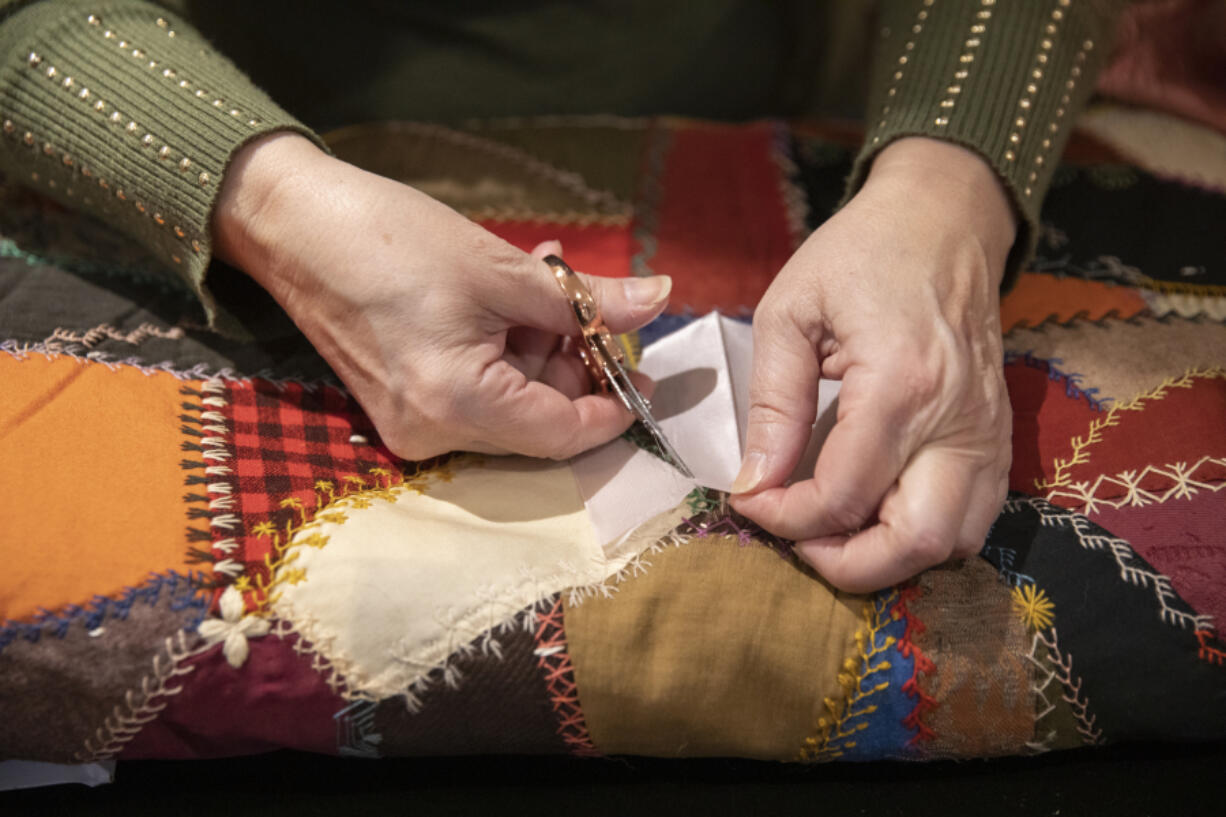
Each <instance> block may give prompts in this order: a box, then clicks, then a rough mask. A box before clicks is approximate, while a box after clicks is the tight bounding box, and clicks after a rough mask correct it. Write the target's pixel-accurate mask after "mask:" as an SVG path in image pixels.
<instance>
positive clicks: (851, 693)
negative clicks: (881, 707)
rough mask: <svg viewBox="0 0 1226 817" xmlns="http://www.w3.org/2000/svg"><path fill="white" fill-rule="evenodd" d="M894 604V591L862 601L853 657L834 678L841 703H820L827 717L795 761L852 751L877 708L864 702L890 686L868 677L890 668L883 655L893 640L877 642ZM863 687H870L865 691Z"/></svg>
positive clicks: (835, 755) (892, 638) (888, 637)
mask: <svg viewBox="0 0 1226 817" xmlns="http://www.w3.org/2000/svg"><path fill="white" fill-rule="evenodd" d="M897 600H898V592H897V591H896V590H891V591H890V592H889V593H888V594H884V595H882V594H879V595H878V596H876V597H870V598H867V599H865V600H864V604H863V607H862V608H861V612H860V616H861V618H862V619H863V620H864V624H863V626H862V627H860V628H858V629H857V630H856V634H855V639H854V640H855V645H856V649H855V654H854V655H852V656H849V657H848V658H847V659H845V660H844V662H843V671H842V672H840V673H839V674H838V681H839V686H841V687H842V688H843V696H842V699H841V700H835V699H834V698H829V697H828V698H825V699H824V700H823V701H822V703H823V704H824V705H825V707H826V712H827V716H826V717H821V718H818V721H817V732H816V734H814V735H812V736H810V737H807V738H805V740H804V744H803V745H802V746H801V748H800V751H799V753H798V755H797V760H800V761H802V762H808V763H812V762H819V761H827V760H834V759H836V758H839V757H841V756H842V755H843V753H844V751H845V750H847V749H852V748H854V747H855V745H856V741H855V740H854V738H855V735H856V733H857V732H861V731H863V730H865V729H867V728H868V725H869V721H868V716H869V715H871V714H872V713H873V712H875V711H877V705H876V704H874V703H866V702H867V701H868V700H869V699H870V698H872V697H873V696H874V695H876V694H878V693H880V692H883V691H885V690H886V689H887V688H889V686H890V682H889V681H888V680H884V681H879V682H875V680H876V679H874V678H873V677H872V676H874V675H875V674H877V673H878V672H883V671H886V670H889V668H890V662H889V659H888V658H886V657H885V653H886V652H887V651H888V650H889V648H890V647H892V646H894V643H895V639H894V637H893V636H889V635H887V636H884V638H881V637H880V634H881V631H882V629H884V627H885V626H886V625H887V624H888V623H889V622H890V621H891V620H892V619H891V613H890V610H891V609H892V608H893V606H894V604H895V603H896V602H897ZM874 682H875V683H874ZM866 683H869V684H871V686H869V687H867V688H866V687H865V684H866Z"/></svg>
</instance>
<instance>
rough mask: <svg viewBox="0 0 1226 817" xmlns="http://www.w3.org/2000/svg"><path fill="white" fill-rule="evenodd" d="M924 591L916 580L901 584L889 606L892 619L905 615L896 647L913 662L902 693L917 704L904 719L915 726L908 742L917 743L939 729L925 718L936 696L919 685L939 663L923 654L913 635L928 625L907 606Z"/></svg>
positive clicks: (933, 704)
mask: <svg viewBox="0 0 1226 817" xmlns="http://www.w3.org/2000/svg"><path fill="white" fill-rule="evenodd" d="M921 592H922V591H921V589H920V587H919V585H917V584H912V585H908V586H907V587H903V588H901V589H900V590H899V591H898V600H897V601H895V602H894V605H893V606H892V607H891V608H890V616H891V617H892V618H893V619H895V620H898V619H906V629H905V630H904V631H903V634H902V637H901V638H899V639H898V643H896V644H895V645H894V648H895V649H897V650H898V652H899V653H900V654H901V655H902V656H903V658H909V659H911V661H912V664H913V666H912V670H911V677H910V678H908V679H907V680H906V681H905V682H903V685H902V691H903V693H904V694H906V695H907V696H908V697H910V698H912V699H913V700H914V701H915V707H914V708H913V709H912V710H911V711H910V712H909V713H907V716H906V717H904V718H903V720H902V723H903V726H905V727H907V728H908V729H914V730H915V734H914V735H912V736H911V739H910V740H908V741H907V745H908V746H915V745H916V744H918V743H922V742H924V741H929V740H932V739H933V738H935V737H936V732H934V731H933V730H932V727H930V726H929V725H928V724H927V723H925V722H924V720H923V718H924V716H925V715H926V714H928V713H929V712H931V711H932V710H934V709H936V708H937V700H936V698H934V697H932V696H931V695H929V694H928V693H927V692H925V691H924V690H923V688H922V687H921V686H920V674H921V673H923V674H924V675H930V674H932V672H934V671H935V670H936V664H935V663H933V661H932V659H931V658H929V657H928V656H927V655H925V654H924V651H923V650H921V649H920V647H919V645H918V644H916V643H915V641H914V640H913V639H912V636H914V635H920V634H922V633H923V632H924V631H925V630H927V627H926V626H925V625H924V622H922V621H920V620H919V617H918V616H916V615H915V613H913V612H912V611H911V609H910V607H908V606H907V602H910V601H914V600H915V599H917V598H919V596H920V593H921Z"/></svg>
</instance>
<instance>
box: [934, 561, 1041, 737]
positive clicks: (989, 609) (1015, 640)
mask: <svg viewBox="0 0 1226 817" xmlns="http://www.w3.org/2000/svg"><path fill="white" fill-rule="evenodd" d="M919 585H920V587H921V589H922V592H921V593H920V595H919V596H918V597H917V598H916V599H915V600H914V601H912V602H911V605H910V606H911V610H912V611H913V612H914V613H915V615H916V617H918V618H919V620H920V621H922V622H924V625H925V630H924V632H923V633H921V634H919V635H917V636H916V637H915V641H916V643H917V644H919V646H920V648H921V649H922V650H923V651H924V654H925V655H927V656H928V657H929V658H930V659H931V660H932V662H933V663H934V664H935V669H934V670H933V671H932V672H931V673H929V674H928V675H927V676H925V678H924V682H923V686H924V688H925V690H926V691H927V692H928V694H930V695H932V696H933V698H935V699H936V706H935V708H934V709H933V710H932V711H931V712H930V713H929V715H928V717H927V723H928V725H929V727H931V729H932V730H933V732H934V736H933V739H932V740H931V741H929V742H927V743H925V744H924V750H925V754H926V755H930V756H936V757H944V756H951V757H993V756H996V755H1010V754H1018V753H1023V752H1025V751H1026V744H1027V743H1028V742H1030V741H1032V740H1033V739H1034V733H1035V693H1034V691H1033V689H1032V686H1033V683H1034V670H1035V668H1034V665H1033V664H1031V663H1030V661H1029V660H1028V659H1027V658H1026V655H1027V653H1029V652H1030V647H1031V634H1030V632H1029V631H1028V630H1027V629H1026V626H1025V625H1024V624H1023V623H1022V621H1021V619H1020V618H1019V617H1018V615H1017V613H1015V612H1014V611H1013V609H1012V601H1011V597H1010V593H1009V587H1008V586H1007V585H1005V584H1004V583H1003V582H1001V580H1000V579H999V578H998V576H997V574H996V570H995V569H994V568H993V567H992V566H991V565H990V564H988V563H987V562H985V561H984V560H982V559H966V560H964V561H962V562H960V563H956V564H949V565H945V566H943V567H939V568H935V569H933V570H929V571H927V572H926V573H923V574H921V575H920V577H919Z"/></svg>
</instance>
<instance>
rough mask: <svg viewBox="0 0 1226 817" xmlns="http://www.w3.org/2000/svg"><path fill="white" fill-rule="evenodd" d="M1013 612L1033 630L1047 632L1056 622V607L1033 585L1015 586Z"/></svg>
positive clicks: (1044, 593)
mask: <svg viewBox="0 0 1226 817" xmlns="http://www.w3.org/2000/svg"><path fill="white" fill-rule="evenodd" d="M1012 595H1013V612H1015V613H1017V614H1018V616H1019V617H1020V618H1021V619H1022V622H1023V623H1024V624H1025V625H1026V626H1027V627H1029V628H1030V629H1032V630H1046V629H1047V628H1048V627H1050V626H1051V625H1052V622H1054V621H1055V620H1056V605H1055V604H1053V603H1052V601H1051V599H1049V598H1048V597H1047V593H1046V592H1044V591H1043V590H1041V589H1039V588H1036V587H1035V586H1034V585H1033V584H1027V585H1021V586H1014V588H1013V594H1012Z"/></svg>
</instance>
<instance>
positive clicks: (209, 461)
mask: <svg viewBox="0 0 1226 817" xmlns="http://www.w3.org/2000/svg"><path fill="white" fill-rule="evenodd" d="M225 393H226V387H225V384H224V383H223V382H222V380H221V379H220V378H212V379H209V380H205V381H204V382H203V383H201V384H200V388H199V389H193V388H191V387H190V386H183V387H182V388H181V389H179V394H182V395H184V396H185V397H188V398H189V400H186V401H184V402H183V403H181V404H180V406H181V407H182V408H183V410H184V411H187V412H192V413H189V414H180V415H179V419H180V420H181V421H182V423H183V425H181V426H180V431H181V432H182V433H183V435H184V440H183V442H182V443H180V447H181V448H182V450H183V451H184V452H187V453H188V455H189V456H190V455H195V457H198V458H193V459H183V460H180V462H179V466H180V467H181V468H182V469H183V470H184V471H192V472H199V471H203V476H201V475H200V474H198V473H189V474H185V475H184V484H185V485H186V486H187V487H188V489H189V491H188V493H187V494H185V495H184V496H183V501H184V502H186V503H188V504H189V505H195V506H196V507H189V508H188V510H187V517H188V520H189V524H188V527H187V540H188V541H189V542H202V543H203V542H208V543H209V547H208V548H207V549H205V548H202V547H190V548H188V554H189V555H188V561H189V563H195V564H208V565H209V566H210V568H211V570H212V574H213V584H214V586H215V587H217V586H221V585H223V584H226V583H228V582H230V581H233V580H234V578H235V577H236V576H238V575H239V574H240V573H242V572H243V565H242V563H241V562H237V561H235V560H234V559H231V558H230V553H232V552H233V551H234V550H235V548H237V547H238V538H239V537H241V536H242V519H240V518H239V516H238V515H237V514H235V513H232V511H233V510H234V494H235V493H236V492H237V490H238V484H237V481H236V480H235V479H234V469H233V468H231V467H230V465H229V461H230V460H232V459H233V457H234V452H233V449H232V447H231V445H230V429H229V426H228V425H227V424H226V417H225V415H224V414H223V413H222V412H221V409H223V408H225V406H226V405H228V403H227V401H226V398H225V396H224V395H225ZM200 485H203V487H204V493H203V494H201V493H197V492H196V491H195V490H191V489H192V488H193V486H197V487H198V486H200ZM197 519H206V520H208V528H207V529H202V528H199V527H195V526H193V525H192V524H190V520H197ZM215 551H216V552H215Z"/></svg>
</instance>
